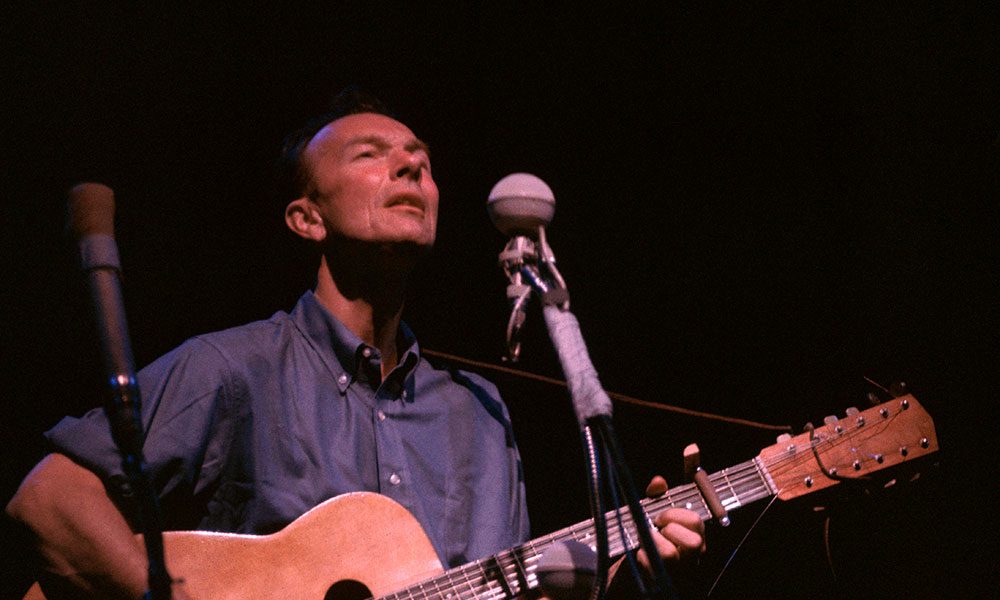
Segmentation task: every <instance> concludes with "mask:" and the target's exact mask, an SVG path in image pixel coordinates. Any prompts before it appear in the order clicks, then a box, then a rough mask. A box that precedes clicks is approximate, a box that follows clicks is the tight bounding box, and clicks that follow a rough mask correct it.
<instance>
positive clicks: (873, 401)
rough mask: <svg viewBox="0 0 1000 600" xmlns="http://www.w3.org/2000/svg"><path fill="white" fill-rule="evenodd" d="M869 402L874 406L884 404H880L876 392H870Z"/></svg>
mask: <svg viewBox="0 0 1000 600" xmlns="http://www.w3.org/2000/svg"><path fill="white" fill-rule="evenodd" d="M868 402H869V403H871V405H872V406H878V405H879V404H882V403H881V402H879V399H878V396H877V395H876V394H875V392H868Z"/></svg>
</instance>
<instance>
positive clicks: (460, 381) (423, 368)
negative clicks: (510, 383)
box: [417, 357, 510, 423]
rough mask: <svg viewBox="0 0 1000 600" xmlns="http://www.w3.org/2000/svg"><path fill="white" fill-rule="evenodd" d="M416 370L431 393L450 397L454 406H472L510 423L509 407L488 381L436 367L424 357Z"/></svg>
mask: <svg viewBox="0 0 1000 600" xmlns="http://www.w3.org/2000/svg"><path fill="white" fill-rule="evenodd" d="M417 369H418V373H419V374H420V377H421V379H423V382H424V383H423V384H424V385H426V386H428V387H429V388H431V389H430V390H429V391H431V392H432V393H435V394H438V395H442V396H447V397H448V398H449V399H451V401H452V402H471V403H472V404H473V405H475V406H476V407H478V408H481V409H483V410H485V411H486V412H487V413H489V414H490V415H491V416H492V417H493V418H494V419H496V420H498V421H501V422H504V423H509V421H510V416H509V415H508V412H507V406H506V405H505V404H504V402H503V399H501V397H500V392H499V390H497V387H496V385H494V384H493V383H492V382H491V381H489V380H488V379H486V378H485V377H483V376H481V375H479V374H477V373H473V372H471V371H465V370H463V369H459V368H455V367H448V366H443V365H442V366H436V365H435V364H433V363H431V362H429V361H428V360H427V359H426V358H423V357H421V359H420V364H419V365H418V367H417Z"/></svg>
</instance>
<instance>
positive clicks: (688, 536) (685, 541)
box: [660, 523, 705, 558]
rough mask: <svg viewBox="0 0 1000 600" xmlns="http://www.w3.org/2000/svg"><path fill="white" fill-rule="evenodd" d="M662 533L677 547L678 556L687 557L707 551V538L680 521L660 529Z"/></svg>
mask: <svg viewBox="0 0 1000 600" xmlns="http://www.w3.org/2000/svg"><path fill="white" fill-rule="evenodd" d="M660 535H662V536H663V537H664V539H666V540H667V541H668V542H670V544H671V545H672V546H673V547H674V548H676V550H677V554H678V556H680V557H681V558H687V557H689V556H693V555H696V554H701V553H702V552H704V551H705V538H704V537H702V535H701V534H700V533H698V532H697V531H692V530H690V529H688V528H687V527H684V526H683V525H681V524H680V523H669V524H668V525H667V526H666V527H664V528H663V529H661V530H660Z"/></svg>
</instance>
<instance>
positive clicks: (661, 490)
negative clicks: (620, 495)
mask: <svg viewBox="0 0 1000 600" xmlns="http://www.w3.org/2000/svg"><path fill="white" fill-rule="evenodd" d="M666 493H667V480H666V479H664V478H663V477H660V476H659V475H656V476H654V477H653V479H652V480H651V481H650V482H649V485H647V486H646V496H647V497H648V498H655V497H656V496H662V495H663V494H666Z"/></svg>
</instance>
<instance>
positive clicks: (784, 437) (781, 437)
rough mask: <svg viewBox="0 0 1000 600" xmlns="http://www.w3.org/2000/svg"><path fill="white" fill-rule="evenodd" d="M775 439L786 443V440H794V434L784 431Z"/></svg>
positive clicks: (780, 442)
mask: <svg viewBox="0 0 1000 600" xmlns="http://www.w3.org/2000/svg"><path fill="white" fill-rule="evenodd" d="M774 441H776V442H778V443H779V444H784V443H785V442H790V441H792V434H790V433H783V434H781V435H779V436H778V437H777V438H776V439H775V440H774Z"/></svg>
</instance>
